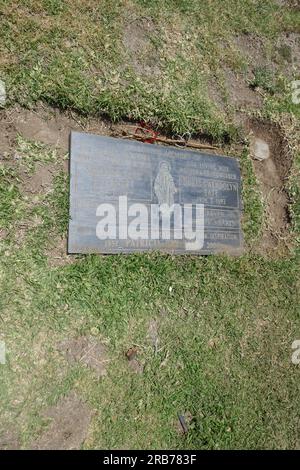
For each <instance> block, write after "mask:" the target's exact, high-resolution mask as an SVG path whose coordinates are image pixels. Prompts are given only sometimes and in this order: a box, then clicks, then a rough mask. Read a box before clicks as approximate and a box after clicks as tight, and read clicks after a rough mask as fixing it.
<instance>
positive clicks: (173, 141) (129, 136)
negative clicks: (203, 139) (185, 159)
mask: <svg viewBox="0 0 300 470" xmlns="http://www.w3.org/2000/svg"><path fill="white" fill-rule="evenodd" d="M122 138H123V139H135V140H139V141H141V142H143V141H144V140H145V136H144V135H141V134H131V133H127V132H125V131H123V135H122ZM154 140H155V141H156V142H161V143H163V144H168V145H179V146H180V147H189V148H195V149H211V150H218V148H217V147H214V146H213V145H209V144H198V143H197V142H189V141H185V140H181V139H168V138H167V137H158V136H157V137H156V138H155V139H154Z"/></svg>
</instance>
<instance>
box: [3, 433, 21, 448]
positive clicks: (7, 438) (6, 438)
mask: <svg viewBox="0 0 300 470" xmlns="http://www.w3.org/2000/svg"><path fill="white" fill-rule="evenodd" d="M18 449H20V441H19V437H18V434H17V433H16V431H15V430H13V429H7V430H5V431H4V432H3V433H2V434H1V436H0V450H18Z"/></svg>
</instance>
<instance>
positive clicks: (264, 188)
mask: <svg viewBox="0 0 300 470" xmlns="http://www.w3.org/2000/svg"><path fill="white" fill-rule="evenodd" d="M248 131H249V137H250V140H251V139H252V138H253V137H256V138H259V139H263V140H264V141H265V142H266V143H267V144H268V145H269V149H270V156H269V158H267V159H266V160H263V161H258V160H255V159H253V165H254V170H255V173H256V176H257V179H258V181H259V185H260V189H261V193H262V196H263V199H264V203H265V207H266V226H265V230H264V233H263V236H262V240H261V243H260V246H259V247H258V251H260V252H263V253H265V252H266V251H267V252H268V251H269V250H270V249H273V248H274V247H279V246H281V245H282V242H283V244H285V243H287V241H288V238H289V223H290V217H289V209H288V206H289V197H288V194H287V191H286V183H287V178H288V176H289V172H290V169H291V164H292V158H291V154H290V152H289V148H288V146H287V143H286V141H285V138H284V136H283V134H282V132H281V130H280V127H279V126H276V125H272V124H270V123H269V122H267V121H262V122H261V121H258V120H251V121H249V122H248Z"/></svg>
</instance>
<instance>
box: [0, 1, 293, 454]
mask: <svg viewBox="0 0 300 470" xmlns="http://www.w3.org/2000/svg"><path fill="white" fill-rule="evenodd" d="M299 62H300V11H299V6H298V2H297V1H293V0H291V1H275V0H274V1H273V0H272V1H271V0H264V1H257V0H252V1H251V0H243V1H240V2H239V1H232V0H222V1H221V0H216V1H205V2H204V1H203V2H202V1H200V0H174V1H170V0H161V1H159V2H158V1H157V0H148V1H144V0H131V1H129V0H118V1H106V0H103V1H101V2H96V1H93V0H85V1H80V2H78V1H77V0H75V1H74V0H73V1H70V0H65V1H57V0H38V1H37V0H34V1H33V0H26V1H25V0H24V1H22V2H16V1H10V0H0V79H1V80H2V81H3V82H4V83H5V86H6V91H7V99H6V104H5V106H4V107H3V108H2V109H0V136H1V137H0V159H1V160H0V226H1V229H0V254H1V258H0V325H1V327H0V340H2V341H4V342H5V347H6V362H5V364H0V375H1V381H0V395H1V401H0V406H1V425H0V448H3V449H7V448H24V449H30V448H32V449H39V448H62V449H64V448H66V449H70V448H84V449H96V448H105V449H106V448H112V449H117V448H118V449H127V448H130V449H139V448H149V449H160V448H162V449H166V448H172V449H176V448H180V449H184V448H191V449H220V448H226V449H233V448H234V449H235V448H246V449H253V448H281V449H295V448H299V446H300V435H299V419H300V415H299V390H300V388H299V379H300V369H299V367H300V366H299V365H297V364H294V363H293V362H292V352H293V350H292V343H293V341H295V340H297V339H300V316H299V249H298V246H297V243H299V228H300V186H299V175H300V149H299V136H300V132H299V130H300V129H299V117H300V104H297V100H295V99H293V94H292V91H293V90H292V83H293V81H295V80H297V79H298V80H299V78H300V76H299V66H300V64H299ZM140 121H144V122H147V123H148V124H149V125H150V126H151V127H152V128H153V129H156V130H158V131H159V132H160V133H161V135H166V136H168V137H169V138H178V136H185V137H189V136H190V137H191V138H192V139H194V140H195V141H196V142H199V143H210V144H213V145H214V146H216V147H217V148H218V150H217V151H216V152H215V153H221V154H226V155H231V156H235V157H236V158H238V159H239V160H240V164H241V170H242V176H243V201H244V214H243V230H244V235H245V252H244V254H243V256H241V257H235V258H233V257H229V256H226V255H224V256H223V255H222V256H207V257H196V256H179V257H175V256H171V255H160V254H158V253H153V254H141V255H127V256H122V255H118V256H100V255H78V256H69V255H67V254H66V236H67V225H68V134H69V131H70V130H71V129H77V130H78V129H81V130H84V131H87V132H94V133H99V134H105V135H114V136H122V135H123V133H124V132H127V131H128V129H132V126H135V125H137V123H139V122H140ZM133 128H134V127H133ZM258 138H260V139H263V140H264V141H265V142H267V143H268V144H269V149H270V157H269V159H268V160H267V161H265V162H260V161H257V160H255V159H254V158H253V157H254V154H253V152H254V150H253V149H254V144H255V139H258ZM256 142H257V141H256ZM149 145H150V144H149ZM154 145H158V144H154ZM211 152H212V153H214V151H211ZM178 415H182V416H184V420H185V423H186V428H187V429H185V428H183V427H182V426H181V425H180V423H179V419H178ZM186 431H187V432H186Z"/></svg>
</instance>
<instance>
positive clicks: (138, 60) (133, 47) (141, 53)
mask: <svg viewBox="0 0 300 470" xmlns="http://www.w3.org/2000/svg"><path fill="white" fill-rule="evenodd" d="M154 32H155V25H154V23H153V21H152V19H151V18H146V17H143V18H141V17H138V16H135V15H134V14H133V15H131V16H130V17H128V18H126V19H125V27H124V33H123V45H124V47H125V50H126V51H127V56H128V59H129V63H130V64H131V66H132V67H133V69H134V70H135V72H136V73H138V74H141V75H148V76H150V77H151V76H153V75H156V76H157V75H159V74H160V68H159V60H158V54H157V50H156V48H155V46H154V45H153V43H152V42H151V39H150V36H151V34H153V33H154Z"/></svg>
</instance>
